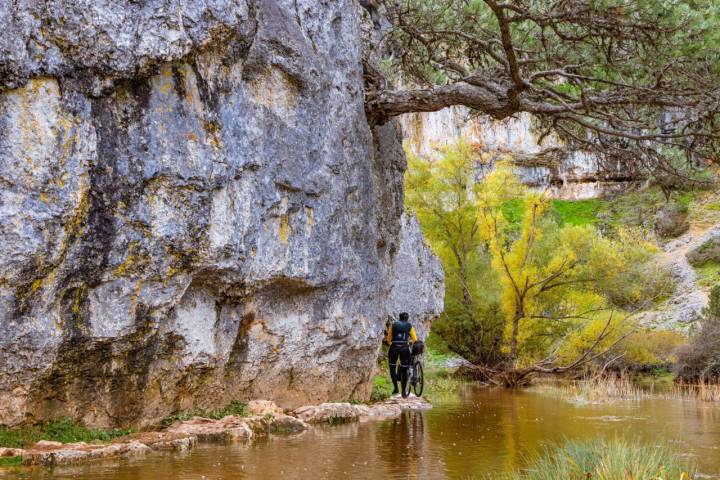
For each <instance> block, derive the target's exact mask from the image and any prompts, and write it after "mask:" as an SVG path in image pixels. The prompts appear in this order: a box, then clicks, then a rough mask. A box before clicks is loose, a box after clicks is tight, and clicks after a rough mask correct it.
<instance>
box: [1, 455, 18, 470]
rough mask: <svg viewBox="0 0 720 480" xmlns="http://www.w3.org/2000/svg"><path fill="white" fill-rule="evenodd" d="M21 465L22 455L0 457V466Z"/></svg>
mask: <svg viewBox="0 0 720 480" xmlns="http://www.w3.org/2000/svg"><path fill="white" fill-rule="evenodd" d="M21 465H22V457H0V468H2V467H19V466H21Z"/></svg>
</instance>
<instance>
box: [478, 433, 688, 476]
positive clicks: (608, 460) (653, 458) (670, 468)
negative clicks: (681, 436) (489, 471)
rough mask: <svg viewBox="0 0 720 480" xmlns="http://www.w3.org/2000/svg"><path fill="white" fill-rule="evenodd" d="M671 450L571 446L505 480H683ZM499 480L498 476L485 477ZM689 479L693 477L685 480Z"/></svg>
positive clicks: (621, 443)
mask: <svg viewBox="0 0 720 480" xmlns="http://www.w3.org/2000/svg"><path fill="white" fill-rule="evenodd" d="M689 470H690V469H689V467H687V466H686V465H683V464H682V462H681V461H680V460H679V459H678V457H677V456H676V455H675V454H674V453H673V452H672V451H671V450H670V449H668V448H665V447H659V446H656V445H642V444H639V443H638V442H630V441H627V440H622V439H615V440H609V441H606V440H601V439H598V440H593V441H588V442H568V443H567V444H565V445H564V446H562V447H554V448H552V449H550V450H548V451H546V452H545V453H543V454H540V455H538V456H536V457H534V458H532V459H531V461H530V463H529V465H528V466H527V467H526V468H523V469H521V470H519V471H517V472H514V473H511V474H508V475H504V476H500V478H503V479H505V480H557V479H563V480H585V479H588V478H591V479H593V480H628V479H635V480H653V479H673V480H676V479H677V480H679V479H681V478H683V477H682V475H683V473H686V472H689ZM483 478H487V479H490V478H492V479H497V476H493V477H490V476H485V477H483ZM685 478H689V477H685Z"/></svg>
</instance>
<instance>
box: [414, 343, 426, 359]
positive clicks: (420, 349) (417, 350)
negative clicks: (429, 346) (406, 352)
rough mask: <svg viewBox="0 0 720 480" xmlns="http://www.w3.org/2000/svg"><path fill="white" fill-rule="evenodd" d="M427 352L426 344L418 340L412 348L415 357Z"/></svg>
mask: <svg viewBox="0 0 720 480" xmlns="http://www.w3.org/2000/svg"><path fill="white" fill-rule="evenodd" d="M424 352H425V344H424V343H423V342H422V341H420V340H418V341H417V342H415V343H413V346H412V354H413V355H420V354H421V353H424Z"/></svg>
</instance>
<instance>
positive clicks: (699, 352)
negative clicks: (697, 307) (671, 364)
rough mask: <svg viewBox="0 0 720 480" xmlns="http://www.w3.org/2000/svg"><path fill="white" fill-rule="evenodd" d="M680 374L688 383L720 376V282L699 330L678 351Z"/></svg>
mask: <svg viewBox="0 0 720 480" xmlns="http://www.w3.org/2000/svg"><path fill="white" fill-rule="evenodd" d="M677 355H678V362H677V365H676V366H675V369H676V374H677V376H678V377H679V378H680V379H682V380H684V381H687V382H697V381H708V380H712V381H717V380H718V379H720V285H716V286H714V287H713V288H712V289H711V290H710V301H709V305H708V308H707V309H705V311H704V312H703V319H702V321H701V323H700V329H699V331H697V332H695V334H694V335H693V336H692V337H691V338H690V342H689V343H688V344H687V345H685V346H683V347H681V348H680V349H679V350H678V353H677Z"/></svg>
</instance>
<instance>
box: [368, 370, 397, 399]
mask: <svg viewBox="0 0 720 480" xmlns="http://www.w3.org/2000/svg"><path fill="white" fill-rule="evenodd" d="M392 390H393V387H392V383H391V382H390V380H388V379H387V378H386V377H384V376H382V375H375V376H374V377H373V388H372V393H371V394H370V401H372V402H382V401H383V400H387V399H388V398H390V395H392Z"/></svg>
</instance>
